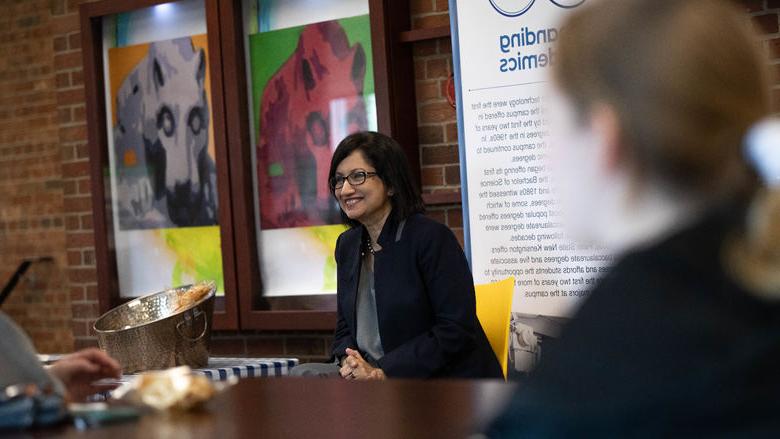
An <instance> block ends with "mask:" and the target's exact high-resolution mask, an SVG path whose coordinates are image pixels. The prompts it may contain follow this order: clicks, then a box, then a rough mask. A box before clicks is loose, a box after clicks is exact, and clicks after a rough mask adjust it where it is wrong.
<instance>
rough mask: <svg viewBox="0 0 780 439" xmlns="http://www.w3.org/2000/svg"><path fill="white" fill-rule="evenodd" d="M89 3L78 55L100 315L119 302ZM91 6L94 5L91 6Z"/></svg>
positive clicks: (98, 43) (96, 35)
mask: <svg viewBox="0 0 780 439" xmlns="http://www.w3.org/2000/svg"><path fill="white" fill-rule="evenodd" d="M90 5H93V4H82V5H81V7H80V17H79V18H80V21H81V47H82V49H81V54H82V57H83V62H84V93H85V98H86V122H87V136H88V139H89V140H88V142H89V144H88V150H89V165H90V169H89V171H90V179H91V185H92V221H93V231H94V239H95V266H96V270H97V278H98V279H97V281H98V289H97V290H98V307H99V310H100V313H101V314H103V313H105V312H106V311H108V310H109V309H111V308H113V307H114V306H116V305H117V304H118V301H119V300H118V299H119V283H118V277H117V266H116V252H115V247H114V242H113V238H112V237H111V236H109V230H112V229H110V228H109V226H110V225H111V224H112V220H111V218H110V217H109V215H110V211H107V210H106V195H105V194H106V184H107V182H106V180H105V176H104V174H103V169H107V167H108V148H106V145H107V138H106V127H105V114H106V105H105V99H104V95H103V94H104V93H103V91H104V89H105V81H104V78H103V72H102V67H103V39H102V35H101V29H102V25H101V22H100V18H99V17H95V16H93V15H92V14H91V13H90V9H91V8H90V7H89V6H90ZM92 9H94V6H93V8H92Z"/></svg>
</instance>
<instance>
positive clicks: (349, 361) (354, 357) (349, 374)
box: [339, 348, 387, 381]
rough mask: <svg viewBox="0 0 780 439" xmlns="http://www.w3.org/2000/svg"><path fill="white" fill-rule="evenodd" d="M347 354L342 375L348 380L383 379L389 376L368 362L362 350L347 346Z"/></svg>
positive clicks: (342, 362) (343, 361)
mask: <svg viewBox="0 0 780 439" xmlns="http://www.w3.org/2000/svg"><path fill="white" fill-rule="evenodd" d="M346 352H347V356H346V357H344V359H343V360H342V361H341V369H340V370H339V372H340V373H341V377H342V378H344V379H346V380H358V381H371V380H374V381H383V380H385V379H386V378H387V377H386V376H385V373H384V371H382V369H380V368H378V367H373V366H371V365H370V364H368V361H366V360H364V359H363V356H362V355H360V352H358V351H356V350H354V349H350V348H347V351H346Z"/></svg>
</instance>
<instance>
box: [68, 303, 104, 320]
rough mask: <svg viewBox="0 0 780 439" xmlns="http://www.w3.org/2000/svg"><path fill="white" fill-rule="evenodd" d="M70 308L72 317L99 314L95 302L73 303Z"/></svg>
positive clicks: (88, 316) (96, 315)
mask: <svg viewBox="0 0 780 439" xmlns="http://www.w3.org/2000/svg"><path fill="white" fill-rule="evenodd" d="M71 308H72V309H73V318H74V319H78V318H94V317H98V316H99V315H100V310H99V309H98V305H97V303H94V302H84V303H74V304H72V306H71Z"/></svg>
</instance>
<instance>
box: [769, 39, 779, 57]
mask: <svg viewBox="0 0 780 439" xmlns="http://www.w3.org/2000/svg"><path fill="white" fill-rule="evenodd" d="M767 44H769V56H770V57H772V58H780V38H775V39H772V40H769V41H768V42H767Z"/></svg>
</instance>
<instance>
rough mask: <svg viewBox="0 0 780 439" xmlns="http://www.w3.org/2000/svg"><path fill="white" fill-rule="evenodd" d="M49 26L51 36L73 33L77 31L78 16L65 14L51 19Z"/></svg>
mask: <svg viewBox="0 0 780 439" xmlns="http://www.w3.org/2000/svg"><path fill="white" fill-rule="evenodd" d="M50 26H51V27H50V29H51V33H52V34H53V35H60V34H67V33H70V32H75V31H77V30H79V15H78V14H67V15H59V16H56V17H52V19H51V21H50Z"/></svg>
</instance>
